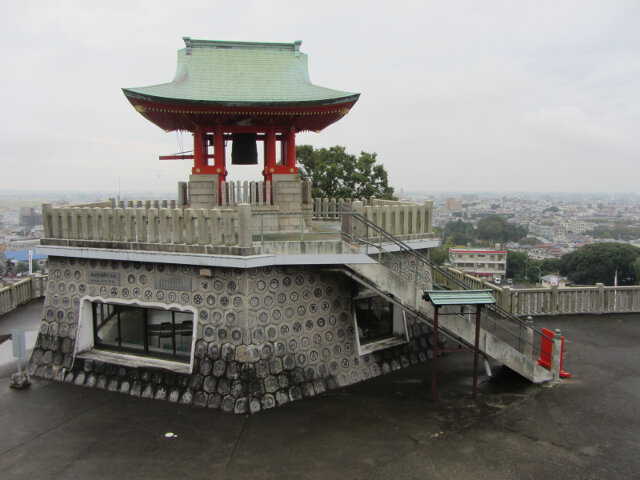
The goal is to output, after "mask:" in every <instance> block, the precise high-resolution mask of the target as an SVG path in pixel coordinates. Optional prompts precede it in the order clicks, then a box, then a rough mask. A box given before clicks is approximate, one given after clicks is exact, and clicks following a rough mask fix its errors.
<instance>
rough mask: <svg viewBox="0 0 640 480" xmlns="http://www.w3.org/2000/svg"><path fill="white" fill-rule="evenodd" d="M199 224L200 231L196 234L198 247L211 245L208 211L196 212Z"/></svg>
mask: <svg viewBox="0 0 640 480" xmlns="http://www.w3.org/2000/svg"><path fill="white" fill-rule="evenodd" d="M196 218H197V222H198V231H197V234H196V242H195V243H197V244H198V245H209V230H208V229H207V211H206V210H205V209H204V208H199V209H198V211H197V212H196Z"/></svg>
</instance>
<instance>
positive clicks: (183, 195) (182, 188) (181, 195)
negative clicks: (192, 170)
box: [178, 182, 189, 207]
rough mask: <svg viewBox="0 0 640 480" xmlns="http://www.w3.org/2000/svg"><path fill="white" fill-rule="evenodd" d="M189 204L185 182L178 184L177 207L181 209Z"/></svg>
mask: <svg viewBox="0 0 640 480" xmlns="http://www.w3.org/2000/svg"><path fill="white" fill-rule="evenodd" d="M188 203H189V199H188V197H187V182H178V206H180V207H183V206H184V205H187V204H188Z"/></svg>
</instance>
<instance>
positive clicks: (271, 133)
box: [264, 126, 276, 181]
mask: <svg viewBox="0 0 640 480" xmlns="http://www.w3.org/2000/svg"><path fill="white" fill-rule="evenodd" d="M275 168H276V130H275V128H274V127H272V126H269V127H268V128H267V133H266V135H265V139H264V180H265V181H267V180H271V174H273V173H274V172H275Z"/></svg>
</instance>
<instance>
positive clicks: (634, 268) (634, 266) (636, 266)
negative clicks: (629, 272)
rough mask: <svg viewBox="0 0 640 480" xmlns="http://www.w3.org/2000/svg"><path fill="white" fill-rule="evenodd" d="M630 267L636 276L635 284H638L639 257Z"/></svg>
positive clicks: (639, 280) (639, 273) (639, 276)
mask: <svg viewBox="0 0 640 480" xmlns="http://www.w3.org/2000/svg"><path fill="white" fill-rule="evenodd" d="M631 266H632V267H633V271H634V272H635V274H636V282H637V283H639V284H640V256H638V258H636V259H635V260H634V261H633V264H632V265H631Z"/></svg>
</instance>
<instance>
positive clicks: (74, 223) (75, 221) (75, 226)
mask: <svg viewBox="0 0 640 480" xmlns="http://www.w3.org/2000/svg"><path fill="white" fill-rule="evenodd" d="M79 217H80V209H79V208H72V209H71V216H70V218H69V220H70V222H71V230H70V234H71V236H70V238H80V236H79V235H80V229H79V222H80V218H79Z"/></svg>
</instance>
